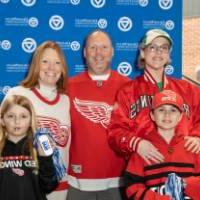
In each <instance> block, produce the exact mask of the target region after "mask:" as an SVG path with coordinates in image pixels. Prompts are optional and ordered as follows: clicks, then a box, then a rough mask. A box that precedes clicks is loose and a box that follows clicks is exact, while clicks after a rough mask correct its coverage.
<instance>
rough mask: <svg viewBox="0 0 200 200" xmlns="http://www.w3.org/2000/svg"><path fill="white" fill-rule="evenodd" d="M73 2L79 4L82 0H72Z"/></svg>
mask: <svg viewBox="0 0 200 200" xmlns="http://www.w3.org/2000/svg"><path fill="white" fill-rule="evenodd" d="M70 2H71V4H73V5H78V4H79V3H80V0H70Z"/></svg>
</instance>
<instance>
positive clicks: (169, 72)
mask: <svg viewBox="0 0 200 200" xmlns="http://www.w3.org/2000/svg"><path fill="white" fill-rule="evenodd" d="M165 73H166V74H167V75H172V74H173V73H174V67H173V66H172V65H167V66H166V67H165Z"/></svg>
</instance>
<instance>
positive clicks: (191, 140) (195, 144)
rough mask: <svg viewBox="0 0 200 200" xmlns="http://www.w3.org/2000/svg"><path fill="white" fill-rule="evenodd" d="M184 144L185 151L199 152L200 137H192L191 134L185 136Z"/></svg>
mask: <svg viewBox="0 0 200 200" xmlns="http://www.w3.org/2000/svg"><path fill="white" fill-rule="evenodd" d="M184 139H185V141H186V142H185V145H184V147H185V148H186V150H187V151H191V152H192V153H199V152H200V138H199V137H193V136H185V137H184Z"/></svg>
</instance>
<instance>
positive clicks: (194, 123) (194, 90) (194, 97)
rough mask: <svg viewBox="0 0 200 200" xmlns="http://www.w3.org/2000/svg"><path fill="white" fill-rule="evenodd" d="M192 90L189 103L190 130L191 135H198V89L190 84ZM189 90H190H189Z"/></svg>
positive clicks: (199, 98) (199, 124) (199, 131)
mask: <svg viewBox="0 0 200 200" xmlns="http://www.w3.org/2000/svg"><path fill="white" fill-rule="evenodd" d="M191 87H192V88H191V91H192V94H193V95H192V100H193V101H192V103H191V110H192V113H191V120H192V126H191V130H190V132H189V133H190V134H191V135H195V136H199V137H200V114H199V113H200V89H199V88H197V87H194V86H193V85H192V86H191ZM189 91H190V90H189Z"/></svg>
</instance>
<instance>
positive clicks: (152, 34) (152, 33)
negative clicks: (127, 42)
mask: <svg viewBox="0 0 200 200" xmlns="http://www.w3.org/2000/svg"><path fill="white" fill-rule="evenodd" d="M157 37H164V38H166V39H167V40H168V41H169V43H170V46H172V43H173V42H172V39H171V37H170V35H169V34H168V33H167V32H165V31H163V30H162V29H151V30H149V31H147V32H146V34H145V36H144V38H143V39H142V42H141V46H142V47H143V48H144V47H146V46H147V45H149V44H150V43H151V42H152V41H153V40H154V39H155V38H157Z"/></svg>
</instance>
